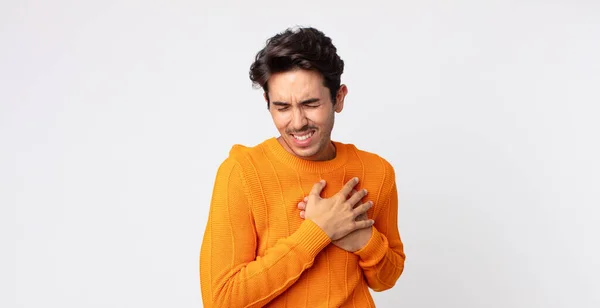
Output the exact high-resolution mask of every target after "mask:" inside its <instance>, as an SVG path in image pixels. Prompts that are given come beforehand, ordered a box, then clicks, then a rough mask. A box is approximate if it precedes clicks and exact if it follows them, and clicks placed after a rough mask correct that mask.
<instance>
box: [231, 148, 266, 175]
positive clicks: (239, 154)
mask: <svg viewBox="0 0 600 308" xmlns="http://www.w3.org/2000/svg"><path fill="white" fill-rule="evenodd" d="M265 142H266V141H263V142H261V143H259V144H256V145H253V146H248V145H244V144H234V145H233V146H231V148H230V150H229V153H228V156H227V157H226V158H225V159H224V160H223V161H222V162H221V165H220V169H233V168H235V169H239V170H240V171H242V170H243V169H247V168H248V167H249V166H253V165H254V162H255V161H256V160H257V159H260V157H261V156H262V155H263V153H264V150H263V148H262V147H263V146H264V144H265Z"/></svg>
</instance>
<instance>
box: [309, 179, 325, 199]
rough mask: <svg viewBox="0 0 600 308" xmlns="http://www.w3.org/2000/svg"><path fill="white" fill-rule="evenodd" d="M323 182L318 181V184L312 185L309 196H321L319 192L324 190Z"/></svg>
mask: <svg viewBox="0 0 600 308" xmlns="http://www.w3.org/2000/svg"><path fill="white" fill-rule="evenodd" d="M325 185H326V183H325V180H320V181H319V182H318V183H316V184H315V185H313V187H312V189H311V190H310V195H313V196H318V197H320V196H321V192H322V191H323V188H325Z"/></svg>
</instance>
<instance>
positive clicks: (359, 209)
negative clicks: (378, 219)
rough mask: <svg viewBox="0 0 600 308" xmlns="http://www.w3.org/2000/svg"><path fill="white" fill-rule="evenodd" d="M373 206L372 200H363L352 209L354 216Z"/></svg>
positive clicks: (365, 211)
mask: <svg viewBox="0 0 600 308" xmlns="http://www.w3.org/2000/svg"><path fill="white" fill-rule="evenodd" d="M371 207H373V202H372V201H368V202H365V203H363V204H361V205H359V206H357V207H355V208H354V210H352V212H353V213H354V217H358V216H360V215H362V214H365V213H367V211H368V210H369V209H370V208H371Z"/></svg>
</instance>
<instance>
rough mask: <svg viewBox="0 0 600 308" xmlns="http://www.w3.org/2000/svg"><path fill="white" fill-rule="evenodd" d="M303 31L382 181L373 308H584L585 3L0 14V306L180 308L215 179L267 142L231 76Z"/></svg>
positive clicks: (594, 29)
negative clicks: (343, 87) (236, 155)
mask: <svg viewBox="0 0 600 308" xmlns="http://www.w3.org/2000/svg"><path fill="white" fill-rule="evenodd" d="M295 25H302V26H314V27H317V28H319V29H321V30H322V31H324V32H325V33H326V34H327V35H328V36H330V37H331V38H332V39H333V42H334V44H335V45H336V46H337V48H338V51H339V54H340V56H341V57H342V59H343V60H344V61H345V63H346V70H345V73H344V75H343V76H342V81H343V83H345V84H347V85H348V88H349V94H348V96H347V99H346V104H345V109H344V111H343V112H342V113H341V114H339V115H338V116H337V118H336V126H335V129H334V133H333V138H334V139H335V140H338V141H342V142H345V143H354V144H355V145H356V146H358V147H359V148H361V149H363V150H366V151H371V152H375V153H377V154H379V155H381V156H382V157H384V158H386V159H387V160H389V161H390V162H391V163H392V164H393V166H394V167H395V169H396V173H397V179H396V180H397V183H398V188H399V189H398V190H399V228H400V232H401V236H402V239H403V241H404V243H405V250H406V254H407V259H406V264H405V271H404V273H403V275H402V277H401V278H400V280H399V281H398V283H397V284H396V286H395V287H394V288H393V289H391V290H388V291H385V292H383V293H374V298H375V302H376V304H377V306H378V307H461V308H465V307H467V308H480V307H491V308H495V307H498V308H501V307H502V308H504V307H523V308H525V307H527V308H528V307H549V308H550V307H578V308H583V307H588V308H592V307H600V278H599V277H600V266H599V263H600V262H599V261H598V253H599V251H600V249H599V244H598V242H599V240H598V237H599V235H600V230H599V229H600V228H599V227H598V224H599V223H600V219H599V216H600V211H599V210H598V208H599V206H600V197H599V194H600V164H599V163H598V159H599V158H600V145H599V140H600V137H599V136H598V135H599V133H600V125H599V123H598V117H599V116H600V107H599V106H598V104H599V103H600V60H599V58H600V2H598V1H591V0H590V1H577V0H575V1H567V0H563V1H559V0H556V1H551V0H548V1H445V0H437V1H432V0H430V1H389V2H379V1H367V2H364V1H361V2H351V1H305V2H301V1H294V2H286V1H265V0H260V1H244V2H242V1H239V2H232V1H220V2H217V1H214V2H209V1H134V0H126V1H106V0H105V1H67V0H55V1H2V2H1V4H0V44H1V45H0V206H1V207H0V209H1V211H2V212H1V215H0V228H1V229H0V231H1V232H0V236H1V239H2V245H1V258H2V259H1V262H0V270H1V272H0V290H1V291H0V292H1V296H0V306H1V307H7V308H9V307H27V308H29V307H31V308H33V307H36V308H37V307H65V308H71V307H72V308H75V307H77V308H79V307H201V306H202V303H201V299H200V287H199V275H198V256H199V251H200V244H201V241H202V235H203V232H204V227H205V224H206V220H207V214H208V209H209V203H210V198H211V193H212V185H213V181H214V177H215V174H216V170H217V167H218V166H219V164H220V163H221V162H222V161H223V160H224V159H225V158H226V156H227V153H228V151H229V149H230V148H231V146H232V145H233V144H236V143H237V144H244V145H255V144H258V143H260V142H262V141H263V140H265V139H267V138H269V137H272V136H276V134H277V131H276V130H275V128H274V126H273V124H272V122H271V118H270V116H269V114H268V112H267V110H266V104H265V103H264V101H263V99H262V91H261V90H258V89H253V88H252V86H251V83H250V80H249V78H248V70H249V66H250V64H251V62H252V60H253V59H254V56H255V54H256V52H257V51H258V50H259V49H260V48H262V47H263V45H264V43H265V40H266V39H267V38H269V37H270V36H272V35H274V34H275V33H277V32H280V31H283V30H284V29H286V28H287V27H291V26H295Z"/></svg>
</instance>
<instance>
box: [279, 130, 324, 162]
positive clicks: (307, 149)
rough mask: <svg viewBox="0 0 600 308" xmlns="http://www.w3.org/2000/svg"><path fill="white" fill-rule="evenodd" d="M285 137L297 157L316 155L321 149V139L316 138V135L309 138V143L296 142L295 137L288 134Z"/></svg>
mask: <svg viewBox="0 0 600 308" xmlns="http://www.w3.org/2000/svg"><path fill="white" fill-rule="evenodd" d="M286 139H287V144H288V146H289V147H290V148H291V149H292V151H293V152H294V154H296V156H298V157H302V158H310V157H312V156H315V155H317V154H318V153H319V152H320V150H321V140H320V139H318V136H316V135H315V136H313V137H312V138H311V139H312V140H310V143H309V144H307V145H300V144H298V143H297V142H296V139H295V138H294V137H293V136H290V135H287V136H286Z"/></svg>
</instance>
